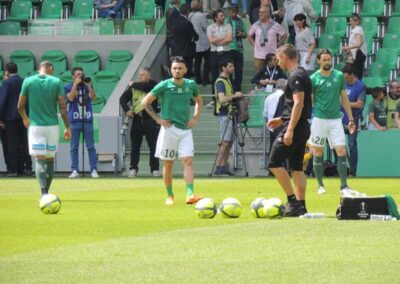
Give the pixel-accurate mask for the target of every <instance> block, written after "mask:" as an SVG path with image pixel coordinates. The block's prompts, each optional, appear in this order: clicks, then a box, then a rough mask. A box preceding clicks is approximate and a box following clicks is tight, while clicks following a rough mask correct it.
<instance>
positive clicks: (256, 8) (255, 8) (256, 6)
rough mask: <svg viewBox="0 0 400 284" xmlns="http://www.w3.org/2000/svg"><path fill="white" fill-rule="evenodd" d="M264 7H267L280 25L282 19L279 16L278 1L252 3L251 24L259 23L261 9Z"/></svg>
mask: <svg viewBox="0 0 400 284" xmlns="http://www.w3.org/2000/svg"><path fill="white" fill-rule="evenodd" d="M262 6H264V7H267V9H268V10H269V14H270V15H271V18H272V19H274V20H275V21H276V22H278V23H280V22H281V20H282V19H281V18H280V17H279V15H278V4H277V3H276V0H272V1H271V0H261V1H260V0H255V1H251V5H250V24H254V23H255V22H257V21H258V19H259V12H260V8H261V7H262Z"/></svg>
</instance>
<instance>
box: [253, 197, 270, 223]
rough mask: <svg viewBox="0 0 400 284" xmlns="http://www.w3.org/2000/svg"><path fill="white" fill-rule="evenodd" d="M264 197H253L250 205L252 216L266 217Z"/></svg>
mask: <svg viewBox="0 0 400 284" xmlns="http://www.w3.org/2000/svg"><path fill="white" fill-rule="evenodd" d="M265 200H266V199H265V198H263V197H259V198H256V199H254V201H253V202H252V203H251V205H250V212H251V215H252V216H253V217H254V218H267V215H266V214H265V211H264V201H265Z"/></svg>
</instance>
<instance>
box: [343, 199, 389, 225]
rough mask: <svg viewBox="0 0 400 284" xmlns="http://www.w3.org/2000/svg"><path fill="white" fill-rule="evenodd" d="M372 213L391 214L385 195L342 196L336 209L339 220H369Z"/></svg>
mask: <svg viewBox="0 0 400 284" xmlns="http://www.w3.org/2000/svg"><path fill="white" fill-rule="evenodd" d="M371 214H377V215H389V209H388V204H387V201H386V198H385V197H342V198H340V205H339V207H338V209H337V211H336V218H337V219H338V220H369V218H370V215H371Z"/></svg>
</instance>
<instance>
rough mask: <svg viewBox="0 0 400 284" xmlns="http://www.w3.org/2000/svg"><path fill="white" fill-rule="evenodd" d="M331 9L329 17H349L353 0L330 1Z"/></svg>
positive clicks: (352, 7)
mask: <svg viewBox="0 0 400 284" xmlns="http://www.w3.org/2000/svg"><path fill="white" fill-rule="evenodd" d="M332 2H333V3H332V9H331V11H330V13H329V15H328V16H329V17H349V16H350V15H351V13H353V9H354V2H353V0H335V1H332Z"/></svg>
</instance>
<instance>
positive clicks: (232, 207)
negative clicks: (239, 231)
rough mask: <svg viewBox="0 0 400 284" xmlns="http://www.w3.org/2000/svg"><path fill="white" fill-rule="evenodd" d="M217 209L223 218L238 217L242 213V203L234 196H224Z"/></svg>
mask: <svg viewBox="0 0 400 284" xmlns="http://www.w3.org/2000/svg"><path fill="white" fill-rule="evenodd" d="M219 210H220V212H221V214H222V216H224V217H225V218H239V216H240V215H241V214H242V204H241V203H240V201H239V200H237V199H236V198H232V197H230V198H226V199H224V200H223V201H222V203H221V205H220V206H219Z"/></svg>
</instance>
